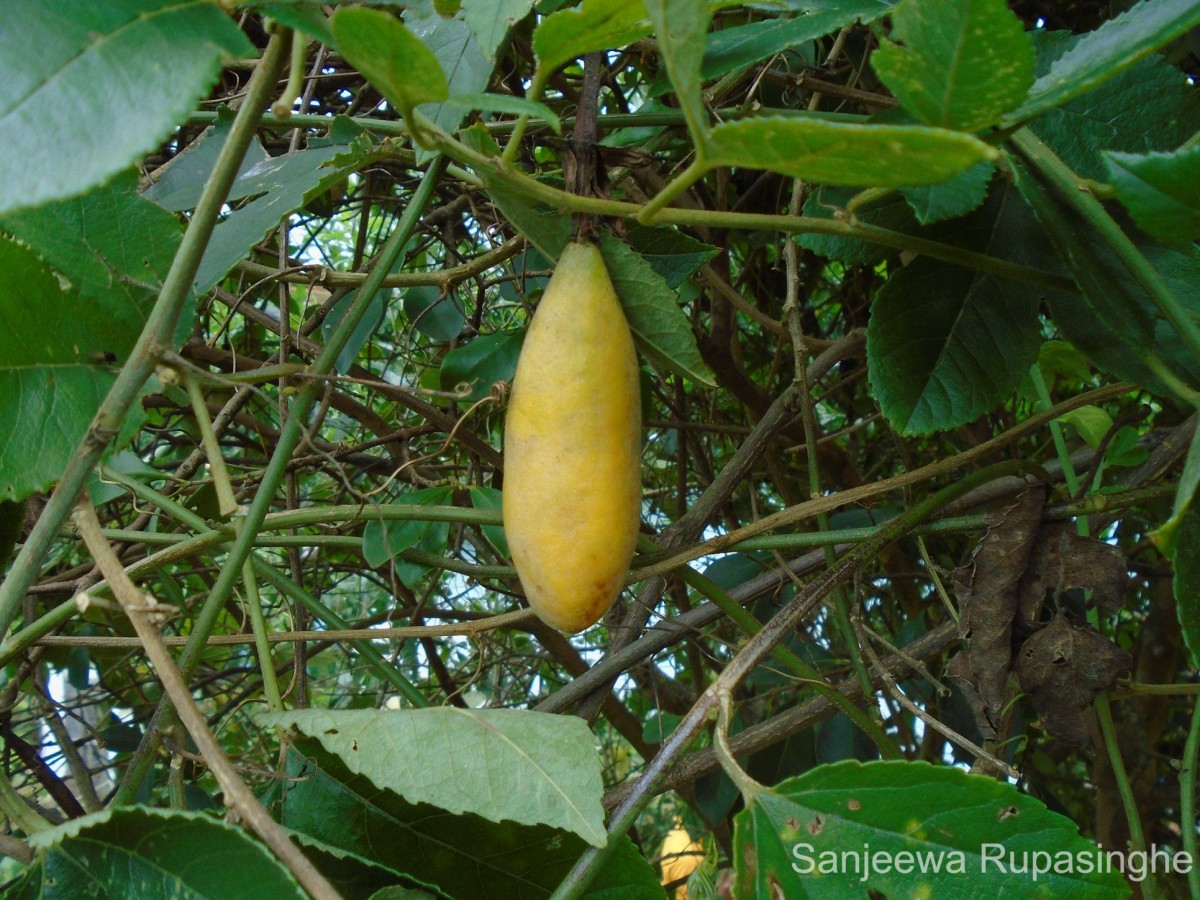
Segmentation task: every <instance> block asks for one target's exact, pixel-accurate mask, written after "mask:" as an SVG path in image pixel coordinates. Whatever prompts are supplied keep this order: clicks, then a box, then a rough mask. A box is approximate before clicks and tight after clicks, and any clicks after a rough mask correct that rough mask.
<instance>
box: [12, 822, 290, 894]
mask: <svg viewBox="0 0 1200 900" xmlns="http://www.w3.org/2000/svg"><path fill="white" fill-rule="evenodd" d="M29 842H30V844H32V845H33V846H34V847H36V848H37V849H38V850H40V851H41V852H42V855H41V867H42V870H43V876H42V878H43V883H42V890H41V892H40V893H39V894H38V896H39V897H42V898H45V900H54V898H62V900H68V898H75V897H104V896H108V897H129V896H135V895H136V896H137V897H138V900H156V898H162V900H167V898H174V897H181V896H190V897H232V896H236V895H238V894H239V893H242V892H244V891H245V888H246V885H251V884H252V885H254V896H255V897H256V898H259V897H261V898H264V900H265V898H285V897H286V898H303V897H305V896H306V894H305V893H304V892H303V891H301V890H300V886H299V885H297V884H296V882H295V880H294V879H293V878H292V876H291V874H290V873H289V872H288V870H287V869H285V868H284V867H283V866H282V865H281V864H280V863H279V862H277V861H276V859H275V857H273V856H272V855H271V854H270V852H268V850H267V848H266V847H264V846H263V845H262V844H260V843H258V842H257V841H255V840H254V839H253V838H251V837H250V835H248V834H247V833H246V832H245V831H243V830H242V829H240V828H235V827H233V826H232V825H227V824H225V822H223V821H222V820H220V819H216V818H213V817H212V816H210V815H205V814H204V813H195V812H180V811H172V812H167V811H165V810H158V809H148V808H146V807H139V806H131V807H124V808H121V809H106V810H103V811H102V812H97V813H92V814H91V815H87V816H83V817H82V818H79V819H72V820H71V821H69V822H66V823H64V824H62V825H59V826H57V827H55V828H51V829H49V830H47V831H42V832H39V833H37V834H35V835H32V836H31V837H30V839H29Z"/></svg>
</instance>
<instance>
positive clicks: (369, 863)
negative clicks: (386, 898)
mask: <svg viewBox="0 0 1200 900" xmlns="http://www.w3.org/2000/svg"><path fill="white" fill-rule="evenodd" d="M280 794H282V790H281V791H280ZM264 805H265V803H264ZM286 830H287V829H285V831H286ZM288 837H290V838H291V839H292V843H293V844H295V845H297V846H298V847H299V848H300V850H301V851H303V853H304V855H305V856H307V857H308V859H309V861H310V862H311V863H312V864H313V865H314V866H316V868H317V870H318V871H319V872H320V873H321V874H322V875H324V876H325V878H326V880H328V881H329V883H330V884H331V885H333V887H334V889H335V890H336V891H337V892H338V893H339V894H341V896H342V897H345V898H346V900H352V898H362V897H374V896H377V892H378V891H379V890H382V889H384V888H386V887H388V886H392V885H395V883H396V873H395V872H392V871H391V870H390V869H388V868H387V867H386V866H381V865H380V864H379V863H377V862H375V861H374V860H370V859H366V858H365V857H362V856H359V855H358V854H357V853H353V852H351V851H348V850H345V849H343V848H341V847H335V846H332V845H331V844H327V843H325V842H324V841H320V840H317V839H316V838H314V837H312V836H311V835H307V834H303V833H301V832H299V831H292V832H291V833H290V834H288ZM431 896H432V895H430V894H427V893H422V892H418V893H417V894H415V895H414V900H416V898H420V900H424V898H427V897H431Z"/></svg>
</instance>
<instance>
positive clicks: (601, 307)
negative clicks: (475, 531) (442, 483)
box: [503, 243, 642, 634]
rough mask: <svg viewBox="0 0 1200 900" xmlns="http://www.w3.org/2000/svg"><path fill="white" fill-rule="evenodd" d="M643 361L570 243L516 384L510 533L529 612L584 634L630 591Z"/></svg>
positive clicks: (582, 254) (614, 305)
mask: <svg viewBox="0 0 1200 900" xmlns="http://www.w3.org/2000/svg"><path fill="white" fill-rule="evenodd" d="M641 428H642V414H641V397H640V394H639V391H638V368H637V356H636V354H635V353H634V349H633V338H632V336H631V335H630V333H629V325H628V323H627V322H626V321H625V314H624V313H623V312H622V311H621V305H620V303H619V302H618V300H617V295H616V292H615V291H614V290H613V286H612V280H611V279H610V278H609V277H608V270H607V269H606V268H605V267H604V260H603V258H602V257H601V256H600V251H599V249H597V248H596V247H595V246H594V245H592V244H583V243H571V244H568V245H567V248H566V249H565V250H564V251H563V254H562V256H561V257H560V258H559V261H558V266H557V268H555V270H554V275H553V276H552V277H551V278H550V282H549V283H548V284H547V285H546V290H545V293H544V294H543V295H542V300H541V303H540V304H538V308H537V313H536V314H535V315H534V317H533V324H532V325H531V326H530V328H529V334H528V335H527V336H526V338H525V344H524V346H523V347H522V349H521V356H520V359H519V360H518V362H517V373H516V376H515V377H514V378H513V389H512V397H511V399H510V401H509V405H508V415H507V419H506V421H505V434H504V492H503V506H504V533H505V537H506V538H507V540H508V546H509V549H510V550H511V551H512V557H513V562H514V563H515V564H516V567H517V574H518V575H519V576H520V579H521V586H522V587H523V588H524V589H525V596H526V597H528V599H529V605H530V606H532V607H533V609H534V611H535V612H536V613H537V614H538V616H540V617H541V619H542V620H543V621H544V622H546V623H547V624H549V625H552V626H553V627H555V628H557V629H559V630H561V631H565V632H568V633H570V634H574V633H576V632H578V631H583V630H584V629H585V628H587V627H589V626H590V625H593V624H595V622H597V621H598V620H599V619H600V617H601V616H603V615H604V613H605V612H607V611H608V608H609V607H610V606H612V603H613V601H614V600H615V599H616V598H617V594H618V593H619V592H620V590H621V585H622V583H623V581H624V577H625V573H626V572H627V571H628V569H629V563H630V561H631V560H632V558H633V548H634V544H635V542H636V541H637V531H638V522H639V521H640V518H641V487H642V479H641Z"/></svg>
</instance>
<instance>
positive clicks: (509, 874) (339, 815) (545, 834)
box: [283, 738, 663, 900]
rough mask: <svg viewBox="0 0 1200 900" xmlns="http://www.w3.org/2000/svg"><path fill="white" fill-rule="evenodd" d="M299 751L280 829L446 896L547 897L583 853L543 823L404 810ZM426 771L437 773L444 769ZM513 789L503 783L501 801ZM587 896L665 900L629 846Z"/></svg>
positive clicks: (307, 749) (359, 779)
mask: <svg viewBox="0 0 1200 900" xmlns="http://www.w3.org/2000/svg"><path fill="white" fill-rule="evenodd" d="M296 750H298V751H299V753H293V754H291V756H290V758H289V762H288V769H289V774H290V775H292V776H293V778H292V780H290V781H289V782H288V783H287V785H286V787H285V789H284V803H283V822H284V824H285V825H287V826H288V827H289V828H292V829H294V830H296V831H300V832H303V833H305V834H306V835H307V836H309V838H312V839H316V840H319V841H321V842H323V843H324V844H326V845H329V846H332V847H336V848H338V849H341V850H343V851H345V852H350V853H353V854H355V855H356V856H357V857H359V858H362V859H364V860H368V861H371V862H373V863H375V864H377V865H382V866H385V867H387V868H388V869H390V870H391V871H392V872H394V873H395V874H396V875H398V876H401V877H404V878H407V879H411V880H415V881H417V882H418V883H422V884H427V885H430V886H431V887H433V886H436V888H437V889H438V890H439V891H441V892H443V893H444V894H445V895H446V896H450V897H489V898H494V900H509V898H513V900H535V898H542V897H548V896H550V894H551V893H552V892H553V890H554V889H555V888H556V887H557V886H558V884H559V882H561V881H562V879H563V877H564V876H565V875H566V874H567V872H569V871H570V869H571V866H572V865H573V864H574V863H575V860H576V859H578V858H579V855H580V854H581V853H582V852H583V851H584V850H585V849H586V848H587V844H586V843H585V842H584V841H583V840H582V839H580V838H578V837H576V836H575V835H573V834H569V833H565V832H562V831H556V830H554V829H553V828H550V827H547V826H545V825H537V826H534V825H518V824H515V823H513V822H507V821H506V822H501V823H495V822H490V821H488V820H487V819H484V818H481V817H479V816H476V815H471V814H463V815H452V814H450V813H448V812H446V811H445V810H442V809H438V808H437V807H434V806H429V805H426V804H413V803H408V802H406V801H405V800H404V799H403V798H401V797H399V796H398V795H396V794H395V793H393V792H391V791H389V790H380V789H379V787H377V786H376V785H375V784H374V783H372V782H371V781H370V780H368V779H367V778H365V777H363V776H360V775H356V774H354V773H353V772H351V771H350V770H348V769H347V768H346V767H345V765H344V764H343V762H342V761H341V760H340V759H339V758H338V757H337V756H334V755H332V754H330V753H328V752H326V751H325V750H323V749H322V748H321V746H320V744H318V743H317V742H316V741H313V740H310V739H307V738H301V739H300V740H299V741H298V742H297V744H296ZM393 765H396V766H397V767H400V766H405V765H408V761H407V760H398V761H394V762H393ZM430 771H434V772H439V773H440V772H441V771H442V767H441V764H440V762H439V764H438V765H437V766H436V768H434V769H432V770H430ZM509 790H511V789H510V788H509V787H508V786H507V785H502V786H500V787H499V788H498V793H501V794H506V793H508V792H509ZM584 896H585V897H591V898H594V900H611V898H614V897H619V898H621V900H662V896H663V892H662V888H661V887H660V886H659V884H658V878H657V877H656V875H655V873H654V870H653V869H651V868H650V866H649V865H648V864H647V863H646V861H645V859H643V858H642V856H641V854H639V853H638V852H637V850H636V849H635V848H634V846H633V845H632V844H631V843H630V842H629V841H628V839H625V840H622V841H621V842H620V844H619V845H618V847H617V850H616V852H615V853H614V854H613V857H612V858H611V859H610V860H609V861H608V862H607V863H606V864H605V866H604V867H603V868H602V869H601V870H600V872H599V874H598V875H597V877H596V879H595V881H593V882H592V884H591V886H590V887H589V889H588V891H587V893H585V895H584Z"/></svg>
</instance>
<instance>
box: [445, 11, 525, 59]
mask: <svg viewBox="0 0 1200 900" xmlns="http://www.w3.org/2000/svg"><path fill="white" fill-rule="evenodd" d="M462 9H463V18H464V19H465V20H466V22H467V25H468V27H470V29H471V32H472V33H473V34H474V35H475V40H476V41H477V42H478V43H479V49H480V50H482V51H483V55H484V56H485V57H487V59H488V60H489V61H490V62H495V61H496V48H498V47H499V46H500V45H501V44H503V43H504V39H505V38H506V37H508V32H509V31H510V30H512V27H513V26H514V25H516V24H517V23H518V22H520V21H521V20H522V19H523V18H525V17H526V16H527V15H529V11H530V10H531V9H533V0H463V5H462Z"/></svg>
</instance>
